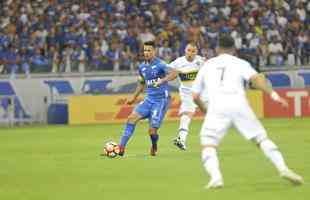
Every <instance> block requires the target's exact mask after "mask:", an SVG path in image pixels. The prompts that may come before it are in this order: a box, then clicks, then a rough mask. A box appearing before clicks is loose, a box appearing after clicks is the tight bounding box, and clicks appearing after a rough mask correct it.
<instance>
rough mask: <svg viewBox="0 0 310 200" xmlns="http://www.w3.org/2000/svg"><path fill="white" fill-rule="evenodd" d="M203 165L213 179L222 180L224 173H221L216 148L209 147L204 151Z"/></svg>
mask: <svg viewBox="0 0 310 200" xmlns="http://www.w3.org/2000/svg"><path fill="white" fill-rule="evenodd" d="M202 164H203V166H204V168H205V170H206V172H207V173H208V174H209V175H210V177H211V179H213V180H216V179H222V173H221V171H220V166H219V160H218V158H217V152H216V149H215V148H213V147H207V148H204V149H203V150H202Z"/></svg>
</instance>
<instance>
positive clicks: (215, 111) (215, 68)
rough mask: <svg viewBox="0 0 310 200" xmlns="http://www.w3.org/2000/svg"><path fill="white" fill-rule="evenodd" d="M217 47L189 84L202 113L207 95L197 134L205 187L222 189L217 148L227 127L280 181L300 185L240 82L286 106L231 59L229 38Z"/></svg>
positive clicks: (244, 63)
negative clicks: (269, 165) (204, 97)
mask: <svg viewBox="0 0 310 200" xmlns="http://www.w3.org/2000/svg"><path fill="white" fill-rule="evenodd" d="M219 46H220V47H219V49H218V53H219V55H218V56H217V57H215V58H211V59H209V60H208V61H207V62H206V63H205V64H204V66H203V67H202V68H201V69H200V71H199V73H198V75H197V77H196V80H195V82H194V83H193V98H194V101H195V102H196V103H197V105H198V106H199V108H201V109H202V110H203V111H205V107H204V104H203V103H202V101H201V100H200V97H199V96H200V94H201V93H202V92H203V91H204V90H206V91H207V94H208V111H207V114H206V116H205V120H204V123H203V125H202V128H201V132H200V137H201V145H202V162H203V166H204V168H205V170H206V172H207V173H208V174H209V175H210V181H209V183H208V185H207V186H206V187H207V188H219V187H223V186H224V182H223V177H222V173H221V171H220V167H219V161H218V157H217V146H218V145H219V144H220V142H221V140H222V138H223V137H224V135H225V134H226V132H227V130H228V129H229V128H230V127H231V125H234V126H235V127H236V129H237V130H238V131H239V132H240V134H241V135H242V136H244V137H245V138H246V139H248V140H252V141H254V142H255V143H256V144H257V145H258V146H259V147H260V149H261V150H262V151H263V153H264V154H265V156H266V157H267V158H268V159H269V160H271V162H272V163H273V165H274V166H275V167H276V169H277V170H278V171H279V174H280V176H281V177H282V178H285V179H287V180H289V181H291V182H292V183H294V184H302V183H303V178H302V177H301V176H299V175H298V174H296V173H295V172H293V171H292V170H290V169H289V168H288V167H287V165H286V163H285V161H284V159H283V156H282V154H281V152H280V151H279V149H278V147H277V146H276V145H275V144H274V143H273V141H271V139H269V138H268V136H267V133H266V130H265V129H264V127H263V126H262V124H261V123H260V121H259V120H258V119H257V118H256V116H255V114H254V112H253V111H252V109H251V108H250V106H249V103H248V101H247V98H246V94H245V89H244V81H248V82H251V83H252V85H253V86H254V87H255V88H257V89H260V90H262V91H263V92H265V93H267V94H269V95H270V97H271V98H272V99H273V100H274V101H276V102H278V103H279V104H281V105H282V106H284V107H287V106H288V103H287V102H286V100H285V99H283V98H281V97H280V96H279V95H278V94H277V93H276V92H275V91H273V90H272V88H271V87H270V86H269V85H268V84H267V82H266V79H265V77H264V76H263V75H262V74H258V73H257V72H256V71H255V70H254V69H253V68H252V67H251V66H250V64H249V63H248V62H247V61H245V60H242V59H239V58H237V57H235V56H233V54H234V40H233V39H232V38H231V37H229V36H222V37H220V41H219Z"/></svg>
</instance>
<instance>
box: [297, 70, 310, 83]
mask: <svg viewBox="0 0 310 200" xmlns="http://www.w3.org/2000/svg"><path fill="white" fill-rule="evenodd" d="M298 75H299V76H301V77H302V78H303V79H304V83H305V86H310V73H298Z"/></svg>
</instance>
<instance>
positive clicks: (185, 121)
mask: <svg viewBox="0 0 310 200" xmlns="http://www.w3.org/2000/svg"><path fill="white" fill-rule="evenodd" d="M190 123H191V118H190V117H189V116H188V115H182V116H181V118H180V127H179V137H180V139H181V140H182V141H184V142H185V141H186V138H187V135H188V129H189V124H190Z"/></svg>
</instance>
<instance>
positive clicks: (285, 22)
mask: <svg viewBox="0 0 310 200" xmlns="http://www.w3.org/2000/svg"><path fill="white" fill-rule="evenodd" d="M0 13H1V15H0V73H2V74H10V75H11V77H12V78H14V77H15V75H16V73H25V74H26V76H27V77H29V75H30V74H31V73H50V72H54V73H56V72H57V73H59V72H61V73H62V72H81V73H83V72H93V71H119V70H135V68H136V67H137V64H138V63H139V62H140V60H141V52H142V51H141V46H142V43H143V42H144V41H147V40H155V41H156V43H157V44H158V55H159V56H160V57H161V58H162V59H164V60H165V61H166V62H170V61H172V60H173V59H175V58H176V57H178V56H181V55H183V51H184V47H185V45H186V44H187V43H188V42H195V43H196V44H197V45H198V49H199V54H201V55H203V56H205V57H206V58H210V57H213V56H214V55H215V48H216V47H217V45H218V38H219V35H220V34H230V35H231V36H232V37H233V38H234V40H235V46H236V48H237V53H238V55H239V56H241V57H243V58H245V59H247V60H248V61H249V62H251V63H252V64H253V66H255V67H256V68H257V69H259V68H260V67H268V66H270V67H279V68H281V67H283V66H286V67H288V66H295V67H296V66H309V64H310V31H309V24H310V1H308V0H192V1H190V0H1V1H0Z"/></svg>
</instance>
